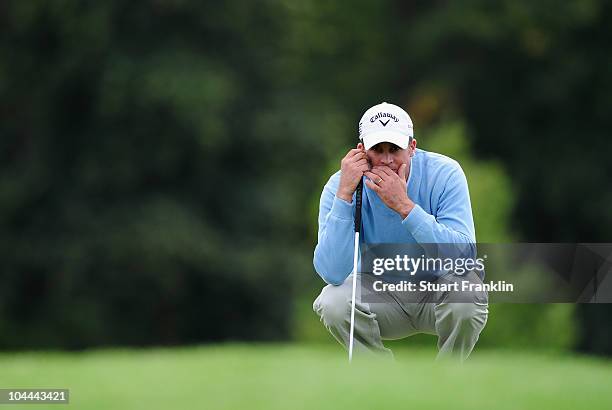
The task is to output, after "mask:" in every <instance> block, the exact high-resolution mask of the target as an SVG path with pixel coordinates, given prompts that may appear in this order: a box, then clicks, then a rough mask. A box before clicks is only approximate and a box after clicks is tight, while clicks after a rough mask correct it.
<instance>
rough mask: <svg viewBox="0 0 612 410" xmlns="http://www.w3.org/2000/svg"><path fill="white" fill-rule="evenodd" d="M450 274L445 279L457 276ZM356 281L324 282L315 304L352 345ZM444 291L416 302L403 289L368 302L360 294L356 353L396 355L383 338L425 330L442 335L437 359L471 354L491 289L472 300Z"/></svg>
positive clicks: (327, 323)
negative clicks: (448, 296)
mask: <svg viewBox="0 0 612 410" xmlns="http://www.w3.org/2000/svg"><path fill="white" fill-rule="evenodd" d="M452 276H453V275H451V277H450V278H446V280H447V281H453V280H455V279H454V277H452ZM360 279H361V276H358V280H360ZM352 281H353V276H352V275H351V276H349V277H348V278H347V279H346V280H345V281H344V283H343V284H342V285H340V286H333V285H327V286H325V287H324V288H323V290H322V291H321V294H320V295H319V296H318V297H317V299H316V300H315V301H314V304H313V309H314V311H315V312H316V313H317V315H319V317H320V318H321V321H322V322H323V324H324V325H325V327H326V328H327V330H329V332H330V333H331V334H332V335H333V336H334V338H335V339H336V340H337V341H338V342H340V344H342V345H343V346H344V347H345V348H348V345H349V334H350V321H351V296H352ZM358 295H359V285H358ZM445 296H446V295H444V294H440V293H438V294H436V295H435V297H432V299H433V300H435V302H431V301H428V300H422V301H420V302H414V298H407V297H406V293H404V292H384V293H381V294H378V295H377V302H376V303H365V302H363V301H361V300H360V298H359V296H357V298H356V299H357V300H356V303H355V307H356V309H355V333H354V336H355V337H354V341H353V343H354V344H353V349H354V354H355V356H357V355H359V354H372V353H373V354H382V355H385V356H390V357H393V355H392V353H391V350H389V349H387V348H386V347H385V346H384V345H383V342H382V341H383V340H385V339H386V340H394V339H402V338H405V337H408V336H411V335H413V334H417V333H427V334H433V335H437V336H438V351H439V352H438V358H444V357H453V358H457V359H459V360H460V361H463V360H465V359H467V357H468V356H469V355H470V353H471V352H472V349H473V348H474V345H475V344H476V342H477V341H478V336H479V335H480V332H481V331H482V329H483V328H484V326H485V324H486V322H487V317H488V314H489V309H488V297H487V294H486V293H485V292H473V293H472V294H469V295H467V300H470V302H448V301H446V300H445V299H446V297H445ZM463 296H466V295H465V294H464V295H463ZM402 299H410V301H404V300H402Z"/></svg>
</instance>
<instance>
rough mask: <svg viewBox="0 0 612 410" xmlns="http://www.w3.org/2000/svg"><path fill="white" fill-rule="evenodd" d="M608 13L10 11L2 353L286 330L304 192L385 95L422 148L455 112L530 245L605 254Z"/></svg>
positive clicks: (301, 280) (450, 6) (307, 229)
mask: <svg viewBox="0 0 612 410" xmlns="http://www.w3.org/2000/svg"><path fill="white" fill-rule="evenodd" d="M610 20H611V16H610V5H609V4H608V3H606V2H600V1H586V0H585V1H575V2H569V3H567V4H566V3H563V4H561V3H558V2H551V1H547V2H528V1H503V2H494V3H491V2H488V1H470V2H410V3H407V2H399V1H397V2H392V1H383V2H370V1H356V2H351V3H350V5H348V4H345V5H341V4H337V3H335V2H325V1H318V0H312V1H303V2H292V1H281V0H264V1H258V2H242V1H227V2H214V3H213V2H195V1H194V2H188V1H181V0H175V1H171V0H155V1H145V2H121V1H115V0H113V1H105V2H72V1H67V0H57V1H50V2H27V1H9V2H4V3H2V5H0V245H1V247H0V249H1V250H0V252H1V257H2V267H1V268H0V280H1V283H2V286H1V287H0V348H33V347H48V346H52V347H63V348H81V347H86V346H92V345H98V344H135V345H144V344H164V343H170V344H172V343H185V342H201V341H213V340H225V339H247V340H253V339H256V340H274V339H284V338H287V337H289V333H290V329H291V327H292V324H291V319H292V317H293V316H292V315H293V313H292V306H293V300H294V298H295V295H296V293H297V292H296V291H297V290H298V289H303V287H304V286H305V285H304V284H308V283H309V284H312V280H313V279H312V278H314V272H313V270H312V266H311V264H310V258H311V255H312V248H313V246H314V242H315V238H314V232H315V230H314V223H315V220H314V217H313V205H312V204H313V201H316V199H313V198H316V197H318V195H319V192H320V189H321V186H322V183H323V181H322V178H324V177H325V174H326V173H327V170H328V167H329V164H330V163H332V162H334V161H337V159H338V154H339V153H340V152H343V151H346V150H347V149H348V148H349V146H350V145H353V144H355V142H356V141H355V134H356V124H355V122H356V119H357V118H358V117H359V115H361V113H362V111H363V110H364V109H365V108H366V107H367V106H369V105H372V104H374V103H377V102H380V101H381V100H388V101H390V102H396V103H398V104H400V105H403V106H405V107H406V108H408V110H409V111H410V112H411V114H412V115H413V119H414V120H415V124H416V125H417V128H416V136H417V138H420V137H421V136H422V137H423V138H424V139H425V138H426V136H425V135H421V134H420V132H421V131H422V130H423V129H427V127H428V126H429V125H432V124H437V123H444V122H445V121H448V119H451V120H452V119H455V118H459V119H463V120H465V123H466V124H467V127H468V130H469V132H468V135H469V137H470V139H471V146H473V147H474V148H475V150H476V153H477V154H479V155H481V156H487V157H495V158H499V159H500V160H501V161H503V162H504V163H505V165H506V171H507V173H508V175H509V176H510V179H511V180H512V181H513V184H514V188H515V189H516V192H517V198H516V201H515V202H516V208H515V210H514V215H513V217H512V221H511V222H510V226H512V227H514V229H516V230H517V231H519V232H520V233H522V234H523V237H524V238H526V239H527V240H530V241H607V240H608V239H609V236H610V232H612V213H610V212H609V211H608V208H609V205H608V204H609V203H610V202H611V201H612V197H611V195H612V194H611V191H610V189H608V188H607V187H608V185H609V181H610V179H611V178H610V177H611V176H612V169H611V168H610V167H611V162H610V161H608V160H607V157H608V156H609V152H610V142H609V141H610V140H609V138H608V129H609V128H610V126H611V125H612V124H610V121H611V120H610V118H611V117H610V116H609V115H607V109H608V107H609V106H610V103H611V101H610V98H611V97H610V96H611V95H612V82H611V81H610V78H611V77H610V75H609V74H608V71H609V66H610V64H609V63H610V61H609V60H610V57H609V55H610V53H609V52H608V51H609V50H608V44H609V40H610V37H611V33H612V31H611V29H610V24H609V22H610ZM420 130H421V131H420ZM482 230H483V231H485V232H488V231H495V229H482ZM309 280H310V281H309ZM319 285H320V282H317V286H319ZM608 316H609V315H608ZM595 317H596V316H592V318H595ZM600 317H605V315H600ZM583 322H584V324H585V326H586V327H585V329H584V330H583V334H584V335H586V336H585V337H586V338H587V339H589V340H590V339H593V340H596V341H597V346H604V348H601V347H586V348H587V349H591V350H594V351H608V352H609V347H610V346H612V342H610V339H609V336H605V337H608V339H605V337H604V336H600V334H599V333H596V331H597V329H598V328H603V327H604V326H603V325H602V322H601V321H595V322H593V323H596V324H587V321H583ZM604 322H605V321H604ZM588 323H591V322H588ZM597 323H598V324H597ZM608 327H609V324H608ZM589 329H591V330H589ZM593 332H595V333H593ZM602 338H603V339H602ZM585 340H586V339H585ZM602 340H603V341H602ZM587 342H588V341H584V342H583V343H582V344H583V346H595V344H593V343H587ZM605 346H607V347H608V350H606V348H605Z"/></svg>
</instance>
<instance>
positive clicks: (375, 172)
mask: <svg viewBox="0 0 612 410" xmlns="http://www.w3.org/2000/svg"><path fill="white" fill-rule="evenodd" d="M365 175H366V176H367V177H368V179H367V180H366V185H367V186H368V188H370V189H371V190H373V191H374V192H376V193H377V194H378V196H379V197H380V199H382V201H383V202H384V203H385V205H387V206H388V207H389V208H391V209H393V210H394V211H395V212H397V213H398V214H400V216H401V217H402V219H404V218H406V217H407V216H408V214H409V213H410V211H412V208H414V202H412V201H411V200H410V198H408V194H407V192H406V181H407V177H406V164H402V165H401V166H400V168H399V171H398V173H397V174H396V173H395V172H393V170H391V168H389V167H387V166H376V167H374V168H372V170H371V171H368V172H366V173H365Z"/></svg>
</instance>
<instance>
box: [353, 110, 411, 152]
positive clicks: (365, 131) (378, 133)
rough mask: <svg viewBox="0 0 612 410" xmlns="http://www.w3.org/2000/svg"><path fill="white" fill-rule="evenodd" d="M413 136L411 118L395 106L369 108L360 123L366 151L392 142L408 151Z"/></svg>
mask: <svg viewBox="0 0 612 410" xmlns="http://www.w3.org/2000/svg"><path fill="white" fill-rule="evenodd" d="M413 136H414V133H413V130H412V120H411V119H410V116H409V115H408V113H407V112H406V111H404V110H403V109H401V108H400V107H398V106H397V105H394V104H389V103H386V102H383V103H382V104H378V105H375V106H373V107H372V108H369V109H368V110H367V111H366V112H365V113H364V114H363V116H362V117H361V120H360V121H359V139H360V140H361V141H362V142H363V145H364V146H365V149H370V148H372V147H373V146H374V145H376V144H378V143H380V142H390V143H392V144H395V145H397V146H398V147H400V148H402V149H406V148H408V142H409V141H410V138H411V137H413Z"/></svg>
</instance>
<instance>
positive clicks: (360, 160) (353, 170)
mask: <svg viewBox="0 0 612 410" xmlns="http://www.w3.org/2000/svg"><path fill="white" fill-rule="evenodd" d="M369 169H370V165H369V163H368V157H367V156H366V153H365V150H364V148H363V144H362V143H359V144H357V148H355V149H352V150H350V151H349V152H348V153H347V154H346V156H345V157H344V158H342V161H341V162H340V185H339V186H338V192H336V196H337V197H338V198H340V199H343V200H345V201H346V202H349V203H350V202H352V201H353V192H355V190H356V189H357V185H358V184H359V181H360V180H361V178H362V177H363V173H364V172H365V171H367V170H369Z"/></svg>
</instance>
